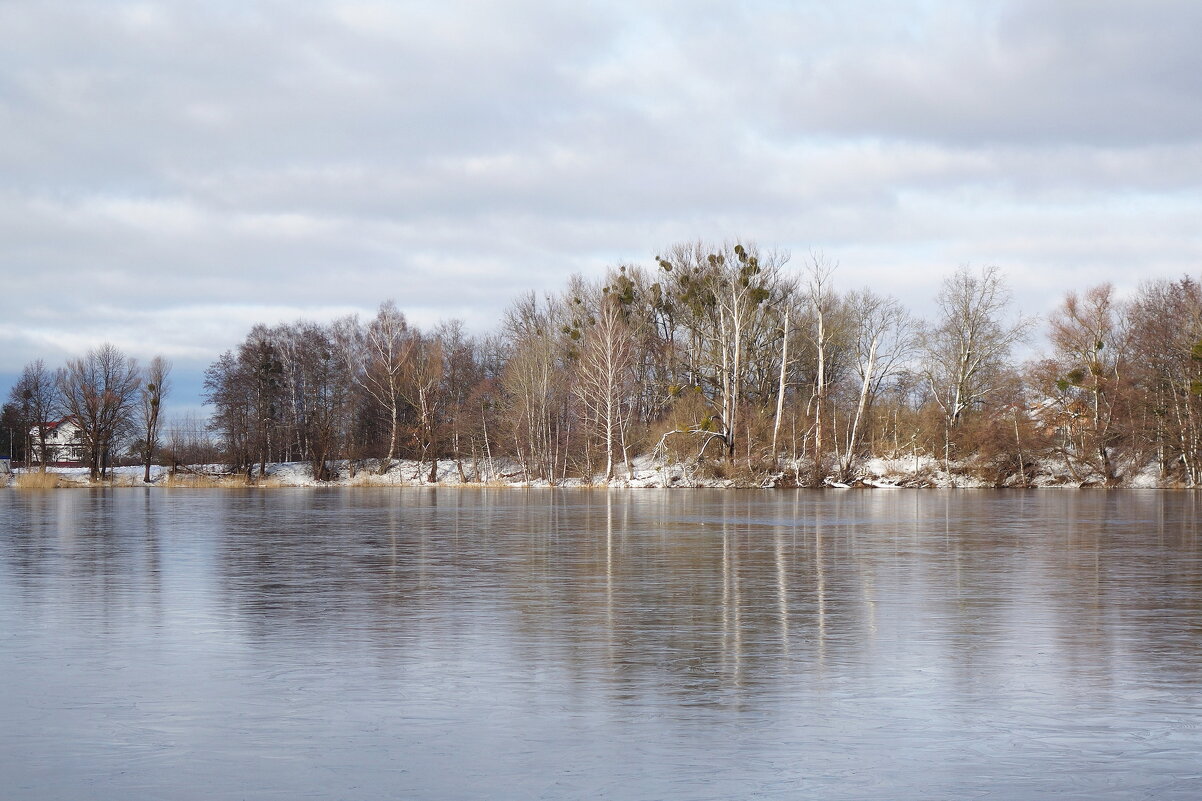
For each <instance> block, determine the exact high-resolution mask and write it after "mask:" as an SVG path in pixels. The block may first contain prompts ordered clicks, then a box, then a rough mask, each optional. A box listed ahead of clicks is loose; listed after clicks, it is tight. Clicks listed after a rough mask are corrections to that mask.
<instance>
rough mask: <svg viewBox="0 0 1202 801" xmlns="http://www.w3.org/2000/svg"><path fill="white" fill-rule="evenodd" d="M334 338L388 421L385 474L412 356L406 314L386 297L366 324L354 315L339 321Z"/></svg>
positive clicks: (393, 452) (393, 453) (393, 450)
mask: <svg viewBox="0 0 1202 801" xmlns="http://www.w3.org/2000/svg"><path fill="white" fill-rule="evenodd" d="M335 337H336V339H337V341H338V344H339V348H340V350H341V353H342V354H343V359H344V360H345V361H346V363H347V367H348V369H349V371H350V375H351V377H352V378H353V380H354V381H355V382H356V383H357V384H358V385H359V386H360V387H361V388H362V389H363V391H364V392H366V393H367V396H368V397H369V398H370V399H371V401H372V405H373V406H375V407H376V408H377V409H379V410H380V411H382V412H383V413H384V415H385V417H386V418H387V420H388V450H387V452H386V453H385V455H384V461H383V463H382V464H381V465H380V472H381V473H386V472H388V469H389V468H390V467H391V466H392V460H393V459H394V458H395V456H396V449H397V438H398V434H399V431H400V423H401V413H402V411H403V410H404V407H405V401H404V399H403V398H402V397H401V382H402V380H403V376H404V373H405V370H406V366H407V363H408V360H409V359H410V358H412V353H413V345H414V343H413V339H412V333H411V332H410V330H409V325H408V323H407V322H406V320H405V315H404V314H402V313H401V311H400V310H398V309H397V307H396V304H395V303H394V302H392V301H391V300H388V301H385V302H384V303H381V304H380V308H379V310H378V311H377V312H376V316H375V318H374V319H372V321H371V322H370V323H368V324H367V325H366V326H364V325H362V324H361V323H360V322H359V320H358V319H357V318H350V319H347V320H343V321H341V322H340V323H338V324H337V325H336V326H335Z"/></svg>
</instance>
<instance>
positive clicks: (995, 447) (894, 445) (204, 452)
mask: <svg viewBox="0 0 1202 801" xmlns="http://www.w3.org/2000/svg"><path fill="white" fill-rule="evenodd" d="M851 282H852V276H850V275H848V274H845V273H843V272H841V271H839V270H838V269H836V267H835V265H833V264H832V263H831V262H829V261H828V260H826V259H825V258H824V257H823V256H822V255H820V254H811V255H809V256H808V257H807V258H806V259H804V260H803V261H802V263H793V262H791V261H790V258H789V256H788V254H786V253H783V252H780V251H773V250H765V249H761V248H759V247H757V246H756V245H754V244H750V243H727V244H722V245H717V244H707V243H703V242H698V243H689V244H679V245H675V246H673V247H670V248H668V249H667V250H665V251H664V252H662V253H661V254H660V255H659V256H657V257H656V260H655V266H653V267H645V266H637V265H621V266H616V267H614V268H612V269H609V270H608V271H607V272H606V274H605V275H604V276H603V277H602V278H600V279H598V280H588V279H585V278H582V277H580V276H573V277H572V278H570V279H569V280H568V281H567V285H566V286H565V287H564V288H563V290H562V291H561V292H558V293H556V294H552V295H548V296H546V297H542V298H539V297H537V296H536V295H535V294H534V293H527V294H525V295H523V296H521V297H518V298H517V299H516V300H514V301H513V302H512V303H511V304H510V305H509V306H508V308H507V309H506V310H505V312H504V314H503V316H502V319H501V320H500V321H499V324H498V325H497V327H496V329H495V331H493V332H492V333H490V334H487V335H483V336H472V335H469V334H468V333H467V332H466V331H465V329H464V327H463V326H462V324H461V323H459V322H457V321H449V322H445V323H442V324H440V325H437V326H434V327H432V328H429V329H426V330H422V329H421V328H419V327H417V326H414V325H411V324H410V323H409V322H408V321H407V320H406V317H405V314H404V312H403V311H402V310H401V309H400V308H398V306H397V305H396V304H395V303H394V302H392V301H386V302H384V303H382V304H381V305H380V307H379V310H378V311H377V313H376V314H375V316H374V317H372V318H371V319H367V320H363V319H359V318H358V317H347V318H344V319H340V320H336V321H334V322H332V323H319V322H313V321H308V320H298V321H297V322H295V323H291V324H284V325H275V326H266V325H256V326H254V327H253V328H252V329H251V330H250V331H249V332H248V333H247V334H246V336H245V339H244V340H243V341H242V342H241V343H240V344H239V345H238V346H237V347H236V348H234V349H232V350H230V351H227V352H226V353H223V354H221V355H220V356H219V357H217V359H216V360H215V361H214V362H213V363H212V365H211V366H210V367H209V368H208V370H207V371H206V373H205V400H206V402H207V404H208V405H209V407H210V408H211V414H210V416H209V418H208V420H207V421H204V422H203V423H196V422H194V423H193V424H192V425H191V426H190V427H184V428H185V429H186V430H181V429H180V428H179V427H176V428H174V429H171V430H169V431H167V432H166V433H164V431H163V430H162V428H163V427H162V425H161V423H160V422H159V421H160V420H161V419H162V414H161V408H162V405H163V403H164V399H165V398H166V397H167V393H168V389H169V380H168V376H169V370H170V366H169V365H168V364H167V363H166V362H165V361H164V360H162V359H156V360H154V361H152V362H151V364H150V365H149V366H148V367H147V368H145V369H143V368H141V367H139V366H138V365H137V364H136V363H135V362H134V361H133V360H132V359H129V358H128V357H126V356H125V355H124V354H122V353H121V352H120V351H119V350H118V349H116V348H114V347H113V346H111V345H105V346H102V347H100V348H97V349H95V350H93V351H90V352H89V353H88V354H86V355H85V356H82V357H80V358H78V359H72V360H69V361H68V363H67V364H66V365H65V366H64V367H62V368H59V369H57V370H51V369H49V368H47V367H46V365H45V364H44V363H43V362H41V361H38V362H34V363H32V364H30V365H27V366H26V368H25V370H24V372H23V374H22V377H21V379H20V380H19V381H18V382H17V384H16V385H14V386H13V388H12V391H11V392H10V395H9V400H8V403H7V404H6V405H5V406H4V412H3V413H4V422H3V425H4V426H5V427H7V428H8V429H9V431H10V432H11V431H16V432H18V433H19V434H20V436H19V437H17V439H20V442H17V441H15V440H14V441H10V443H9V446H10V449H13V450H14V451H16V452H18V453H19V455H20V456H21V458H22V460H23V461H24V462H25V463H26V464H27V465H29V466H30V467H37V466H39V465H40V464H45V463H48V462H51V461H61V460H60V459H55V458H52V456H53V447H55V445H54V443H53V439H54V437H53V433H54V432H53V431H48V430H47V426H48V425H49V424H50V423H55V424H57V422H58V421H61V420H63V419H66V418H70V420H71V422H72V425H74V426H75V428H76V432H77V433H76V435H75V436H76V439H77V442H76V443H75V445H76V447H77V453H76V455H78V456H79V460H80V461H81V462H83V463H84V464H85V465H86V467H87V468H88V470H87V475H88V478H89V479H90V480H92V481H98V480H104V479H105V478H106V477H107V476H106V473H107V471H108V468H109V466H110V465H113V464H116V463H119V462H122V461H124V462H138V463H140V464H142V469H143V472H142V479H141V480H142V481H144V482H151V483H153V482H156V481H161V480H162V479H161V476H162V475H164V474H166V473H171V474H174V475H179V474H180V473H181V472H182V473H184V474H192V475H195V474H197V473H199V472H207V473H224V474H227V475H236V476H239V477H240V479H239V480H241V481H245V482H250V483H255V482H263V481H266V480H269V479H270V477H271V476H272V474H273V473H275V474H277V479H276V480H279V478H278V476H279V475H281V474H282V473H287V474H288V475H294V473H295V471H292V472H289V471H281V470H280V468H278V467H276V468H273V467H272V466H273V465H281V464H295V463H297V462H303V463H304V464H305V465H306V471H307V475H306V480H307V481H309V482H312V483H320V482H332V481H341V482H346V481H347V480H348V478H350V477H351V476H352V475H354V476H359V475H366V476H372V475H376V476H381V477H391V478H392V480H394V481H404V482H405V483H445V482H448V481H451V482H453V483H491V482H498V481H504V482H508V483H522V484H548V485H563V484H582V483H583V484H611V485H612V484H623V485H627V486H630V485H655V486H664V485H677V484H683V485H690V486H697V485H737V486H823V485H827V486H830V485H834V486H852V485H856V484H857V483H859V484H868V485H873V484H883V485H887V486H892V485H906V486H930V485H940V486H948V485H973V486H1010V487H1023V486H1035V485H1060V486H1165V487H1170V486H1176V487H1196V486H1199V484H1200V483H1202V284H1200V283H1199V282H1198V281H1197V280H1195V279H1193V278H1191V277H1182V278H1181V279H1178V280H1157V281H1148V282H1145V283H1143V284H1142V285H1140V286H1139V288H1138V290H1137V291H1136V292H1135V293H1134V294H1133V295H1132V297H1130V298H1129V299H1126V300H1120V299H1119V297H1118V296H1117V294H1116V291H1115V289H1114V288H1113V287H1112V286H1111V285H1109V284H1102V285H1098V286H1090V287H1082V288H1081V289H1080V290H1078V291H1074V292H1070V293H1068V294H1067V295H1066V296H1065V297H1064V298H1063V300H1062V302H1060V303H1059V305H1058V307H1057V308H1056V309H1055V311H1054V312H1052V313H1051V314H1050V315H1049V318H1048V319H1047V320H1043V321H1037V320H1034V319H1032V318H1029V317H1026V316H1024V315H1022V314H1021V313H1019V311H1018V310H1016V309H1015V308H1013V304H1012V302H1011V297H1010V293H1009V291H1008V289H1007V286H1006V284H1005V281H1004V278H1003V275H1002V273H1001V271H1000V270H998V269H997V268H995V267H984V268H981V269H973V268H969V267H961V268H960V269H958V270H956V271H955V273H954V274H952V275H951V276H950V277H948V278H947V279H946V280H945V281H943V283H942V286H941V288H940V290H939V293H938V297H937V299H936V305H935V308H936V310H937V311H936V313H935V315H934V317H933V319H928V320H923V319H917V318H916V317H915V316H914V315H913V314H911V312H910V311H908V310H907V309H906V308H905V307H904V306H903V304H902V303H900V302H899V301H898V300H897V299H896V298H892V297H888V296H885V295H881V294H878V293H876V292H873V291H872V290H870V289H844V288H843V286H844V284H845V283H851ZM1037 340H1038V341H1042V342H1044V343H1045V344H1044V345H1043V347H1042V352H1041V354H1040V355H1039V356H1037V357H1036V358H1032V359H1027V360H1025V361H1023V362H1021V363H1020V362H1019V361H1018V360H1017V359H1016V358H1015V353H1016V351H1018V350H1019V349H1020V348H1026V349H1027V352H1030V351H1029V348H1030V345H1031V343H1033V342H1035V341H1037ZM11 436H12V435H11V434H10V437H11ZM197 464H207V465H210V467H208V468H205V470H204V471H201V470H199V469H198V468H195V467H192V468H184V467H183V466H184V465H197ZM218 465H219V466H220V467H218ZM156 466H157V469H152V468H156ZM27 469H28V468H27ZM652 474H654V475H658V476H659V477H660V478H659V479H653V478H652V477H651V476H652ZM673 477H674V478H673Z"/></svg>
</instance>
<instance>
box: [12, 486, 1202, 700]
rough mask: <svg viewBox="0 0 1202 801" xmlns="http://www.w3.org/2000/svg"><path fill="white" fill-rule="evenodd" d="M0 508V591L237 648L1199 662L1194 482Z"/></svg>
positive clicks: (769, 671)
mask: <svg viewBox="0 0 1202 801" xmlns="http://www.w3.org/2000/svg"><path fill="white" fill-rule="evenodd" d="M6 498H7V500H6V501H5V503H6V507H7V509H8V510H9V513H10V514H9V516H10V519H11V520H13V521H14V522H13V525H12V527H11V531H10V534H9V536H8V538H7V540H6V541H5V544H4V546H3V565H4V567H3V569H4V571H5V574H6V575H4V576H3V579H4V581H5V582H6V585H7V586H8V588H9V593H10V594H11V595H13V597H15V598H16V599H18V601H20V602H23V603H26V604H28V606H29V607H30V608H31V609H35V608H37V607H38V606H39V605H46V604H48V603H49V601H50V600H51V599H54V600H58V601H62V600H63V599H67V600H69V602H70V603H71V604H72V608H74V609H77V610H79V614H80V615H81V616H88V617H89V619H93V620H99V621H101V622H104V623H106V624H112V623H118V622H122V621H128V620H131V619H132V616H145V615H147V614H149V615H152V616H153V615H159V614H161V609H162V607H163V605H164V604H170V605H172V608H174V609H176V610H177V611H179V610H180V609H181V605H182V606H183V607H186V606H187V605H188V604H189V603H197V604H199V603H201V602H204V603H210V604H212V605H213V607H214V608H215V609H216V610H217V613H218V615H219V619H218V620H216V621H215V622H214V624H213V625H219V626H224V627H227V628H228V629H229V630H231V631H236V632H239V633H240V634H241V635H242V636H245V637H246V638H248V642H250V643H251V644H252V645H259V646H263V647H271V646H273V645H275V644H287V645H290V646H292V647H297V648H313V649H320V650H323V651H325V652H329V651H331V650H333V651H336V652H341V653H343V654H351V653H354V654H368V655H371V656H372V658H374V659H377V660H379V661H381V662H382V663H399V662H401V661H403V662H410V661H423V662H425V663H427V664H429V665H433V666H438V665H444V664H452V663H454V664H459V665H471V664H476V665H478V666H479V670H480V671H488V670H490V669H491V666H493V665H496V666H498V667H500V666H505V667H506V668H508V669H509V670H510V671H511V672H521V671H523V670H525V671H528V672H529V676H530V682H531V686H532V687H537V685H538V683H539V682H540V681H551V680H554V681H560V682H563V681H567V682H570V683H574V684H575V685H577V686H579V687H580V688H581V692H582V693H583V692H584V691H585V689H588V691H589V692H603V693H606V694H610V695H612V696H613V697H615V698H618V699H640V698H646V697H647V696H648V694H654V693H664V694H668V695H670V696H672V697H675V698H677V699H679V700H681V701H684V702H688V703H698V704H705V703H709V704H734V703H738V701H739V700H740V698H742V697H743V696H744V693H746V692H756V693H761V694H762V693H773V692H779V693H796V692H820V691H823V688H830V687H840V686H843V687H846V686H848V685H853V686H854V685H855V684H856V683H863V684H864V685H865V686H867V685H869V684H871V683H873V682H878V681H879V680H880V679H881V678H882V677H883V676H906V675H914V676H921V680H923V681H928V682H940V683H941V684H942V686H944V687H945V691H947V692H955V693H958V694H960V695H962V696H963V697H965V698H969V699H972V698H979V697H982V695H984V694H987V693H991V692H995V691H998V689H999V688H1001V690H1003V691H1004V690H1005V689H1006V688H1007V687H1010V686H1011V685H1012V684H1013V681H1014V677H1015V676H1023V677H1030V676H1032V675H1041V674H1042V675H1043V676H1044V678H1043V679H1041V680H1042V681H1046V682H1047V683H1048V689H1049V690H1051V691H1055V692H1056V693H1058V694H1060V695H1061V697H1064V698H1070V699H1071V698H1073V697H1074V693H1093V695H1094V697H1096V694H1097V692H1098V691H1099V689H1102V688H1105V687H1106V686H1107V682H1109V681H1112V680H1114V677H1116V676H1120V675H1121V676H1128V677H1129V676H1130V675H1132V672H1133V671H1134V672H1135V674H1136V675H1138V674H1139V672H1140V671H1154V673H1155V674H1156V675H1159V676H1162V677H1164V678H1165V679H1166V680H1169V679H1172V678H1174V677H1176V678H1180V677H1181V676H1182V675H1183V674H1184V675H1188V676H1189V677H1190V680H1191V681H1197V678H1198V674H1199V672H1200V671H1202V659H1199V656H1202V653H1200V649H1202V638H1199V637H1198V636H1197V635H1198V634H1199V633H1200V632H1199V623H1198V621H1199V620H1202V615H1200V614H1199V613H1200V612H1202V562H1200V558H1199V548H1198V533H1197V520H1198V500H1197V499H1196V496H1195V495H1194V494H1193V493H1175V492H1146V493H1141V492H1126V491H1120V492H1106V493H1097V494H1095V493H1090V492H1054V491H1045V492H1017V491H1016V492H997V491H989V492H970V491H951V492H934V491H933V492H916V491H894V492H890V491H877V492H871V491H866V492H859V491H847V492H837V491H829V492H815V491H804V490H803V491H796V492H793V491H787V492H786V491H775V492H771V493H769V492H755V491H746V492H743V491H705V490H695V491H675V490H669V491H654V490H648V491H638V490H634V491H604V490H599V491H588V490H571V491H565V490H488V489H481V490H477V489H472V490H467V489H458V490H438V489H416V488H406V489H399V490H379V491H375V490H367V489H355V490H351V491H340V490H328V489H322V490H277V491H261V490H249V491H245V492H201V493H186V492H182V491H181V492H174V491H172V492H162V491H159V492H145V491H141V490H117V491H112V490H109V491H104V490H95V491H91V490H89V491H83V490H81V491H60V492H55V493H15V492H14V493H9V494H8V495H7V496H6ZM168 592H170V593H173V595H172V596H171V597H169V598H166V599H164V596H165V595H166V593H168ZM189 593H193V594H194V596H195V597H194V598H193V597H192V596H190V595H189ZM185 611H186V609H185ZM934 670H938V671H940V672H939V674H938V675H932V674H931V673H930V671H934ZM916 680H917V679H916Z"/></svg>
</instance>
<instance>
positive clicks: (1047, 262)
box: [0, 0, 1202, 373]
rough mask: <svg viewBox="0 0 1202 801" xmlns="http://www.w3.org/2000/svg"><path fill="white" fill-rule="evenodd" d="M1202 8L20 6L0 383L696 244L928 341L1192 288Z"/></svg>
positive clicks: (552, 280)
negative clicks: (863, 289) (771, 254)
mask: <svg viewBox="0 0 1202 801" xmlns="http://www.w3.org/2000/svg"><path fill="white" fill-rule="evenodd" d="M1200 23H1202V9H1198V8H1196V7H1195V5H1194V4H1192V3H1186V2H1181V3H1151V4H1141V5H1138V6H1137V5H1131V4H1118V3H1108V2H1089V3H1085V2H1081V3H1076V2H1059V3H1035V2H990V3H980V4H962V3H951V2H943V3H940V2H936V3H927V2H922V3H914V4H906V5H898V4H878V3H868V2H863V3H854V2H853V3H848V4H840V5H838V6H837V7H834V6H830V5H829V4H818V3H813V4H795V3H785V2H781V3H773V2H758V3H749V4H740V5H738V6H737V7H736V6H734V5H732V4H720V3H713V4H699V3H693V2H690V3H678V2H677V3H673V2H668V3H661V4H650V5H648V4H644V3H613V4H605V5H604V6H589V5H578V6H570V5H561V4H546V3H536V2H525V3H520V4H516V5H515V4H487V3H484V4H450V3H428V4H413V3H404V4H402V3H385V2H376V3H372V2H363V3H349V2H345V3H344V2H326V3H311V4H309V3H307V4H294V3H283V2H253V3H232V2H218V3H192V2H183V1H182V0H181V2H166V3H98V4H79V3H66V2H41V3H36V4H34V3H0V275H2V276H3V280H4V285H5V289H6V291H5V292H4V293H3V295H2V296H0V314H2V319H3V322H2V323H0V334H2V335H3V336H4V339H5V341H6V342H7V343H8V344H7V346H6V347H5V348H4V349H3V354H2V356H0V372H8V373H11V372H13V371H14V370H19V368H20V365H21V364H22V363H23V362H24V361H26V360H27V359H29V358H34V357H37V356H43V357H46V358H47V359H49V360H51V361H53V360H56V359H61V358H63V357H64V356H66V355H71V354H72V353H75V352H79V351H81V350H82V349H84V348H86V347H87V346H88V345H90V344H95V343H97V342H99V341H102V340H103V339H111V340H113V341H116V342H118V343H119V344H122V345H123V346H124V347H127V348H128V349H130V350H131V351H132V352H135V353H137V354H138V355H140V356H149V355H151V354H152V353H154V352H158V351H163V352H166V353H169V354H171V355H172V356H173V357H174V358H175V359H176V360H177V363H178V364H180V365H181V369H184V370H193V371H195V370H198V369H200V368H201V367H203V365H204V364H206V363H207V362H208V361H209V360H210V359H211V358H212V356H213V355H215V354H216V353H217V352H219V351H220V350H222V349H224V348H226V347H230V346H231V345H232V344H233V343H235V342H236V341H237V340H238V339H239V338H241V336H242V335H243V334H244V333H245V330H246V327H247V326H248V325H249V324H250V323H251V322H253V321H264V322H274V321H279V320H287V319H293V318H295V317H296V316H299V315H308V316H315V317H320V318H322V319H328V318H330V317H333V316H337V315H340V314H344V313H348V312H351V311H355V310H357V311H359V312H360V313H364V314H367V313H370V312H371V310H372V309H374V307H375V306H376V305H377V304H378V303H379V302H380V301H381V300H383V299H385V298H389V297H392V298H395V299H396V300H397V302H398V303H399V304H400V305H401V306H402V307H403V308H405V309H406V310H407V311H408V312H409V313H410V315H411V316H412V317H413V318H414V319H415V320H417V321H418V322H420V323H423V324H426V323H433V322H434V321H436V320H437V319H439V318H442V317H447V316H459V317H463V318H464V319H466V320H467V321H468V323H469V325H471V326H472V327H474V328H476V329H477V330H484V329H486V328H487V327H489V326H490V325H491V323H492V322H493V321H494V320H495V319H496V318H497V317H498V315H499V312H500V310H501V308H502V307H503V306H504V305H505V304H506V303H508V302H509V300H510V299H511V298H512V297H513V296H514V295H516V294H517V293H518V292H520V291H522V290H525V289H536V290H551V289H555V288H558V287H559V286H561V285H562V282H563V280H564V278H565V277H566V276H567V275H568V274H570V273H571V272H574V271H584V272H586V273H588V274H599V273H600V271H601V270H602V269H603V268H604V266H605V265H606V264H612V263H615V262H617V261H635V262H643V263H649V262H650V261H651V258H652V257H653V255H654V254H655V253H656V252H657V251H658V250H660V249H661V248H663V247H664V246H666V245H668V244H670V243H671V242H673V241H677V240H682V239H695V238H698V237H703V238H713V239H722V238H726V237H731V236H735V235H738V236H743V237H750V238H755V239H757V240H758V241H760V242H762V243H764V244H766V245H770V246H776V247H784V248H791V249H792V250H793V251H794V252H795V253H796V254H798V255H800V254H804V253H806V252H807V251H808V250H809V249H810V248H821V249H823V250H825V251H826V252H827V254H828V255H830V256H832V257H833V258H836V259H838V260H839V261H840V262H841V264H842V267H841V271H840V272H841V275H840V280H841V281H842V282H843V283H844V284H845V285H846V286H848V287H853V286H859V285H861V284H864V283H872V284H873V285H875V286H878V287H881V288H885V289H891V290H892V291H894V292H896V293H897V294H899V295H901V296H902V297H903V299H904V300H906V301H907V302H909V303H911V304H912V305H914V306H916V307H917V308H918V309H919V310H926V309H929V305H930V298H931V297H932V296H933V294H934V291H935V288H936V287H937V285H938V282H939V280H940V279H941V278H942V276H944V275H946V274H947V273H948V272H950V270H952V269H953V268H954V267H955V266H956V265H958V264H960V263H965V262H971V263H976V264H982V263H997V264H999V265H1001V266H1002V267H1003V269H1005V270H1006V272H1007V274H1008V275H1009V276H1010V278H1011V281H1012V283H1013V284H1014V285H1015V289H1016V296H1017V297H1018V298H1019V299H1020V300H1021V301H1022V302H1023V303H1024V305H1026V306H1027V307H1028V308H1029V309H1030V310H1032V311H1041V310H1043V309H1046V308H1048V307H1050V306H1051V305H1052V304H1053V303H1054V302H1055V300H1056V299H1057V297H1058V296H1059V295H1060V294H1062V293H1063V292H1064V291H1065V290H1066V289H1068V288H1070V287H1080V286H1082V285H1084V284H1088V283H1092V282H1096V281H1098V280H1105V279H1111V280H1115V281H1116V282H1118V283H1120V284H1121V285H1124V286H1133V285H1134V283H1135V282H1136V281H1137V280H1138V278H1140V277H1143V276H1153V275H1179V274H1181V273H1182V272H1185V271H1190V272H1195V273H1196V272H1197V270H1198V266H1199V264H1202V258H1200V257H1202V235H1200V234H1199V233H1198V231H1197V226H1196V220H1197V219H1199V212H1202V191H1200V190H1199V187H1202V102H1200V101H1202V97H1200V96H1199V95H1200V93H1202V84H1199V83H1198V82H1197V81H1196V80H1195V78H1194V76H1196V75H1198V74H1202V63H1200V62H1202V55H1200V53H1202V48H1198V47H1196V43H1195V42H1194V41H1193V40H1194V39H1196V38H1197V37H1196V33H1195V32H1196V31H1197V30H1199V29H1202V24H1200Z"/></svg>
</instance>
